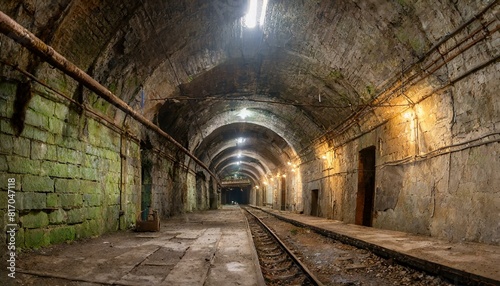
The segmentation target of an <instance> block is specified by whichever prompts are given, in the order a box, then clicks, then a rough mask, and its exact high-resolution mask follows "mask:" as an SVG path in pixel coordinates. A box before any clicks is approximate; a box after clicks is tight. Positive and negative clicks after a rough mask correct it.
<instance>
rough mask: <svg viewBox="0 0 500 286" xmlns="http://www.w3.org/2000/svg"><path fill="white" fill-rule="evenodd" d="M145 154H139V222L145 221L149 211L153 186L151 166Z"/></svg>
mask: <svg viewBox="0 0 500 286" xmlns="http://www.w3.org/2000/svg"><path fill="white" fill-rule="evenodd" d="M145 155H146V154H145V152H144V151H143V152H142V154H141V158H142V160H141V161H142V162H141V165H142V166H141V181H142V186H141V220H142V221H147V220H148V214H149V209H150V208H151V189H152V186H153V176H152V174H151V172H152V170H153V164H152V163H151V161H149V160H148V159H146V156H145Z"/></svg>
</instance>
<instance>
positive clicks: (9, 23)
mask: <svg viewBox="0 0 500 286" xmlns="http://www.w3.org/2000/svg"><path fill="white" fill-rule="evenodd" d="M0 32H1V33H2V34H4V35H6V36H7V37H9V38H11V39H13V40H14V41H16V42H17V43H19V44H21V45H22V46H23V47H25V48H27V49H28V50H30V51H32V52H33V53H35V54H36V55H38V56H40V57H41V58H42V59H44V60H45V61H46V62H47V63H49V64H51V65H53V66H54V67H56V68H58V69H59V70H61V71H62V72H64V73H65V74H67V75H69V76H70V77H72V78H73V79H74V80H76V81H78V82H79V83H81V84H82V85H84V86H85V87H87V88H88V89H90V90H91V91H93V92H95V93H96V94H97V95H99V96H100V97H102V98H103V99H105V100H106V101H108V102H109V103H111V104H112V105H114V106H115V107H117V108H118V109H120V110H122V111H123V112H125V113H127V114H129V115H130V116H132V117H133V118H134V119H135V120H137V121H139V122H140V123H141V124H143V125H144V126H146V127H147V128H149V129H151V130H153V131H155V132H156V133H158V134H159V135H161V136H162V137H164V138H165V139H167V140H168V141H170V142H171V143H173V144H174V145H175V146H176V147H177V148H179V149H180V150H181V151H182V152H184V153H185V154H186V155H188V156H189V157H190V158H191V159H193V160H194V161H195V162H196V163H197V164H198V165H199V166H200V167H202V168H203V169H205V170H207V172H208V173H209V174H210V176H212V177H213V178H214V180H215V181H216V182H217V183H218V184H219V185H221V183H220V181H219V179H218V178H217V176H216V175H215V174H214V173H213V172H212V171H211V170H210V169H209V168H208V167H207V166H206V165H205V164H204V163H203V162H202V161H201V160H200V159H198V158H197V157H196V156H194V155H193V154H192V153H191V152H189V150H188V149H186V148H185V147H184V146H182V145H181V144H180V143H179V142H177V141H176V140H175V139H174V138H173V137H172V136H170V135H169V134H168V133H166V132H165V131H163V130H162V129H161V128H160V127H158V126H157V125H156V124H154V123H153V122H151V121H149V120H148V119H147V118H146V117H144V116H142V115H141V114H140V113H138V112H136V111H135V110H134V109H133V108H132V107H130V106H129V105H128V104H127V103H125V102H124V101H123V100H121V99H120V98H119V97H118V96H116V95H114V94H113V93H112V92H111V91H110V90H108V89H107V88H106V87H104V86H103V85H101V84H100V83H99V82H97V81H96V80H95V79H93V78H92V77H91V76H90V75H88V74H87V73H86V72H84V71H83V70H81V69H80V68H78V67H77V66H76V65H74V64H73V63H72V62H70V61H69V60H67V59H66V58H65V57H64V56H62V55H61V54H59V53H58V52H56V51H55V50H54V49H53V48H52V47H50V46H49V45H47V44H45V43H44V42H43V41H42V40H40V39H39V38H37V37H36V36H35V35H34V34H32V33H31V32H30V31H28V30H27V29H25V28H24V27H23V26H21V25H20V24H19V23H17V22H16V21H14V20H13V19H12V18H10V17H9V16H7V15H6V14H5V13H3V12H2V11H0Z"/></svg>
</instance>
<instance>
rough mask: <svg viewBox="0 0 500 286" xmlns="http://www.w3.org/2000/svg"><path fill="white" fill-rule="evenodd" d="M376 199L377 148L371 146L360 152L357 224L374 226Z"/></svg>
mask: <svg viewBox="0 0 500 286" xmlns="http://www.w3.org/2000/svg"><path fill="white" fill-rule="evenodd" d="M374 197H375V146H371V147H368V148H365V149H363V150H361V151H360V152H359V165H358V194H357V198H356V219H355V223H356V224H358V225H364V226H372V220H373V202H374Z"/></svg>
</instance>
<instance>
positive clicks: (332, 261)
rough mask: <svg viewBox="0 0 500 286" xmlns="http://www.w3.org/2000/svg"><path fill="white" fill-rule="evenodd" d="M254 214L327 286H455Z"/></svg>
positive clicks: (363, 251)
mask: <svg viewBox="0 0 500 286" xmlns="http://www.w3.org/2000/svg"><path fill="white" fill-rule="evenodd" d="M252 212H254V213H256V214H258V216H259V218H261V219H262V220H263V221H264V223H266V224H267V225H268V226H269V227H271V228H272V229H273V230H274V231H275V233H276V234H277V235H278V236H279V237H280V239H282V240H283V242H285V243H286V244H287V247H289V248H291V249H292V250H293V251H294V252H295V253H294V254H295V255H296V256H298V257H299V258H300V260H301V261H302V262H303V263H305V264H306V265H307V267H308V268H309V269H310V270H311V271H312V272H313V273H315V274H316V275H317V277H318V279H319V280H320V281H322V282H323V283H324V284H325V285H373V286H380V285H384V286H386V285H416V286H451V285H453V284H451V283H448V282H447V281H444V280H443V279H442V278H440V277H435V276H432V275H428V274H426V273H424V272H421V271H417V270H414V269H412V268H409V267H406V266H402V265H399V264H397V263H395V262H394V261H392V259H384V258H381V257H379V256H377V255H375V254H373V253H371V252H370V251H367V250H364V249H359V248H356V247H354V246H351V245H347V244H344V243H341V242H339V241H336V240H333V239H331V238H329V237H325V236H323V235H321V234H318V233H316V232H314V231H312V230H310V229H307V228H302V227H298V226H295V225H293V224H290V223H287V222H284V221H282V220H279V219H277V218H275V217H274V216H271V215H269V214H266V213H264V212H261V211H256V210H253V211H252Z"/></svg>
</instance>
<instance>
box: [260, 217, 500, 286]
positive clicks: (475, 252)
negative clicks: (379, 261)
mask: <svg viewBox="0 0 500 286" xmlns="http://www.w3.org/2000/svg"><path fill="white" fill-rule="evenodd" d="M259 209H262V210H264V211H267V212H269V213H271V214H274V215H275V216H277V217H280V218H282V219H285V220H287V221H289V222H291V223H294V224H296V225H301V226H305V227H309V228H311V229H314V230H315V231H317V232H320V233H323V234H325V235H327V236H329V237H332V238H334V239H338V240H340V241H342V242H345V243H348V244H351V245H355V246H357V247H360V248H364V249H368V250H371V251H373V252H375V253H376V254H377V255H379V256H383V257H392V258H394V259H396V260H398V261H400V262H402V263H404V264H408V265H410V266H413V267H416V268H419V269H422V270H425V271H427V272H430V273H434V274H438V275H441V276H444V277H447V278H452V279H453V280H452V281H454V282H455V284H456V285H463V283H472V284H476V285H500V247H499V246H493V245H486V244H479V243H469V242H464V243H450V242H448V241H445V240H439V239H436V238H432V237H427V236H419V235H412V234H408V233H404V232H398V231H391V230H384V229H376V228H371V227H364V226H358V225H352V224H345V223H343V222H340V221H335V220H330V219H325V218H319V217H313V216H307V215H300V214H294V213H291V212H286V211H278V210H272V209H270V208H259ZM499 235H500V234H499ZM456 275H458V276H459V278H456Z"/></svg>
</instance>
